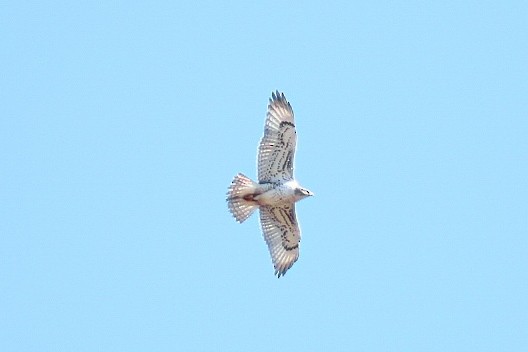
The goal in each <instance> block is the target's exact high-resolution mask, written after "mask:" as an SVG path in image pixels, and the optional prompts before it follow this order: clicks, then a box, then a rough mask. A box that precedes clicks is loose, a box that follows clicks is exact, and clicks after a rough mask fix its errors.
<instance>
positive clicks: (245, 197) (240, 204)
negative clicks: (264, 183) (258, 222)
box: [227, 173, 258, 223]
mask: <svg viewBox="0 0 528 352" xmlns="http://www.w3.org/2000/svg"><path fill="white" fill-rule="evenodd" d="M257 186H258V184H257V183H255V182H253V181H252V180H251V179H250V178H249V177H247V176H244V175H242V174H240V173H239V174H238V175H236V176H235V178H234V179H233V181H231V185H230V186H229V190H228V191H227V206H228V207H229V211H230V212H231V214H233V216H234V217H235V219H236V221H238V222H240V223H242V222H244V221H245V220H246V219H247V218H249V216H250V215H251V214H253V212H254V211H255V210H256V209H257V208H258V204H257V202H256V201H254V200H253V195H254V194H255V191H256V190H257Z"/></svg>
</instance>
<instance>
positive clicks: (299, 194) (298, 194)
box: [295, 187, 314, 200]
mask: <svg viewBox="0 0 528 352" xmlns="http://www.w3.org/2000/svg"><path fill="white" fill-rule="evenodd" d="M313 195H314V194H313V192H311V191H310V190H308V189H306V188H303V187H297V188H296V189H295V198H296V200H301V199H303V198H306V197H311V196H313Z"/></svg>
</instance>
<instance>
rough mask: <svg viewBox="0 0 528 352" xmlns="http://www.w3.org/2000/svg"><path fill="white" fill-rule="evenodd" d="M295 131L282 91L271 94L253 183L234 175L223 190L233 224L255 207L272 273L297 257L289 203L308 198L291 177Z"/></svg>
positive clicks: (294, 220)
mask: <svg viewBox="0 0 528 352" xmlns="http://www.w3.org/2000/svg"><path fill="white" fill-rule="evenodd" d="M296 142H297V134H296V132H295V121H294V118H293V109H292V107H291V105H290V103H289V102H288V101H287V100H286V97H285V96H284V93H279V92H278V91H276V92H275V93H271V98H270V100H269V104H268V113H267V116H266V123H265V125H264V136H263V137H262V139H261V141H260V145H259V148H258V165H257V169H258V170H257V171H258V183H256V182H254V181H252V180H251V179H250V178H249V177H247V176H245V175H243V174H241V173H239V174H238V175H236V176H235V178H234V179H233V181H232V182H231V185H230V186H229V190H228V192H227V205H228V208H229V211H230V212H231V214H233V216H234V217H235V219H236V221H238V222H239V223H242V222H244V221H245V220H246V219H247V218H249V216H250V215H251V214H253V212H254V211H255V210H256V209H259V210H260V224H261V227H262V232H263V236H264V239H265V240H266V243H267V245H268V249H269V252H270V254H271V259H272V261H273V266H274V267H275V275H277V277H281V275H282V276H283V275H284V274H286V271H287V270H288V269H290V268H291V267H292V265H293V263H295V262H296V261H297V259H298V258H299V242H300V241H301V230H300V228H299V222H298V221H297V216H296V215H295V202H298V201H299V200H301V199H303V198H306V197H310V196H313V193H312V192H310V191H309V190H307V189H306V188H303V187H301V186H300V185H299V183H298V182H297V181H296V180H295V178H294V176H293V158H294V156H295V145H296Z"/></svg>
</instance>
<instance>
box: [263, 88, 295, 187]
mask: <svg viewBox="0 0 528 352" xmlns="http://www.w3.org/2000/svg"><path fill="white" fill-rule="evenodd" d="M296 143H297V135H296V132H295V121H294V119H293V109H292V107H291V105H290V103H288V101H287V100H286V98H285V97H284V93H279V92H278V91H277V92H276V93H272V94H271V99H270V102H269V105H268V114H267V116H266V124H265V126H264V136H263V137H262V140H261V141H260V145H259V152H258V179H259V182H261V183H263V182H283V181H289V180H292V179H293V157H294V155H295V145H296Z"/></svg>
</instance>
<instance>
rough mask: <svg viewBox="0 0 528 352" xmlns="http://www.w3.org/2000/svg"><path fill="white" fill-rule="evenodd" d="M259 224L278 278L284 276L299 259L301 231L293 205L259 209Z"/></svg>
mask: <svg viewBox="0 0 528 352" xmlns="http://www.w3.org/2000/svg"><path fill="white" fill-rule="evenodd" d="M260 224H261V226H262V231H263V235H264V239H265V240H266V243H267V245H268V249H269V252H270V255H271V259H272V261H273V266H274V267H275V274H276V275H277V276H278V277H281V275H284V274H285V273H286V271H287V270H288V269H290V268H291V267H292V265H293V263H295V262H296V261H297V259H298V258H299V242H300V241H301V231H300V229H299V225H298V222H297V218H296V216H295V205H294V204H289V205H287V206H283V207H271V206H265V207H260Z"/></svg>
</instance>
